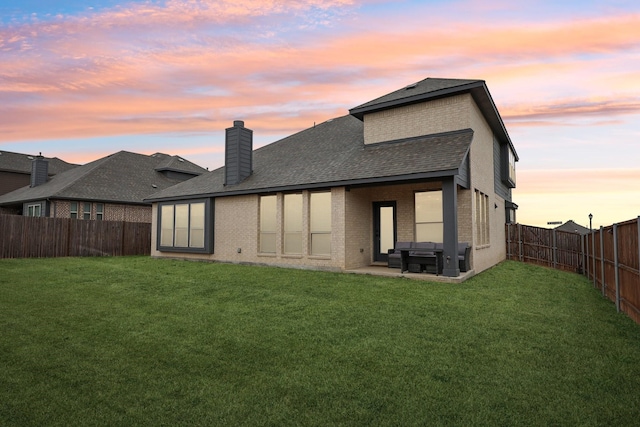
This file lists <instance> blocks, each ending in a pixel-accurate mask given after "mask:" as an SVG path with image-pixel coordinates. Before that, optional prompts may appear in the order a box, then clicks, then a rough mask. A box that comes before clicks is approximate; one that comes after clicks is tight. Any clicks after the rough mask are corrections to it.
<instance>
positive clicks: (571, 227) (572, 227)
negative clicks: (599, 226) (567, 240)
mask: <svg viewBox="0 0 640 427" xmlns="http://www.w3.org/2000/svg"><path fill="white" fill-rule="evenodd" d="M556 230H560V231H568V232H571V233H578V234H587V233H589V229H588V228H587V227H583V226H581V225H580V224H577V223H575V222H574V221H573V220H569V221H567V222H565V223H564V224H562V225H559V226H557V227H556Z"/></svg>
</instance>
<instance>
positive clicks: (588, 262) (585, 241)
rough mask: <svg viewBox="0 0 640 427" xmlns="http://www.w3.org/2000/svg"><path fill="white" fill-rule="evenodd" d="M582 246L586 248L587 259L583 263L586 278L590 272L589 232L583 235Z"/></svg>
mask: <svg viewBox="0 0 640 427" xmlns="http://www.w3.org/2000/svg"><path fill="white" fill-rule="evenodd" d="M584 246H585V248H586V249H587V250H586V252H587V260H586V262H585V264H584V271H585V273H587V279H589V273H590V271H589V270H590V269H589V265H590V263H591V261H590V260H589V234H585V235H584Z"/></svg>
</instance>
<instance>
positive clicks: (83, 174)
mask: <svg viewBox="0 0 640 427" xmlns="http://www.w3.org/2000/svg"><path fill="white" fill-rule="evenodd" d="M168 157H171V156H167V155H166V154H163V155H161V156H159V155H156V156H147V155H143V154H137V153H130V152H127V151H120V152H117V153H115V154H111V155H109V156H107V157H103V158H101V159H98V160H95V161H93V162H91V163H87V164H85V165H82V166H78V167H76V168H74V169H71V170H68V171H66V172H63V173H60V174H57V175H56V176H54V177H53V178H51V179H50V180H49V181H48V182H47V183H46V184H42V185H39V186H37V187H33V188H31V187H28V186H27V187H23V188H20V189H18V190H15V191H12V192H11V193H8V194H5V195H3V196H0V205H8V204H15V203H20V202H26V201H30V200H41V199H45V198H52V199H76V200H96V201H103V202H114V203H144V202H143V200H144V198H145V197H147V196H149V195H150V194H152V193H155V192H157V191H158V190H161V189H165V188H168V187H170V186H172V185H175V184H177V183H179V182H182V181H181V180H178V179H170V178H167V177H166V176H165V175H164V174H163V173H161V172H158V171H156V168H157V167H158V165H161V164H165V163H167V162H168V159H167V158H168ZM180 164H181V165H187V166H186V167H185V168H187V169H188V170H191V171H195V170H198V171H199V173H203V172H206V170H205V169H203V168H200V167H199V166H197V165H194V164H193V163H191V162H188V161H186V160H185V161H184V162H180ZM183 170H185V169H183ZM154 186H155V187H154Z"/></svg>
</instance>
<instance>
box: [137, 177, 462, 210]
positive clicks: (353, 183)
mask: <svg viewBox="0 0 640 427" xmlns="http://www.w3.org/2000/svg"><path fill="white" fill-rule="evenodd" d="M458 174H459V168H455V169H446V170H440V171H432V172H421V173H413V174H406V175H394V176H386V177H372V178H359V179H350V180H343V181H330V182H317V183H310V184H297V185H283V186H276V187H263V188H252V189H247V190H235V191H219V192H212V193H197V194H190V195H180V196H168V197H158V198H146V199H144V200H145V201H147V202H149V203H157V202H168V201H176V200H191V199H202V198H213V197H228V196H246V195H250V194H263V193H275V192H286V191H301V190H318V189H322V188H333V187H358V186H370V185H376V184H403V183H409V182H416V181H425V180H433V179H438V178H446V177H452V176H456V175H458Z"/></svg>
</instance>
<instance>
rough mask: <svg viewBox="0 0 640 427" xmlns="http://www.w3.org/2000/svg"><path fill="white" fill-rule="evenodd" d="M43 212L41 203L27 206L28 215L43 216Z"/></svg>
mask: <svg viewBox="0 0 640 427" xmlns="http://www.w3.org/2000/svg"><path fill="white" fill-rule="evenodd" d="M41 214H42V206H41V205H40V204H37V205H29V206H27V216H42V215H41Z"/></svg>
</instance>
